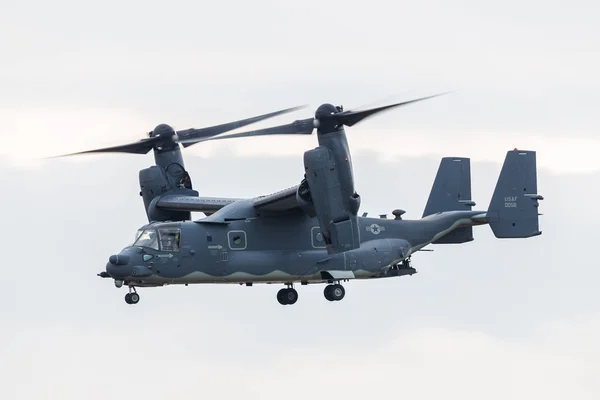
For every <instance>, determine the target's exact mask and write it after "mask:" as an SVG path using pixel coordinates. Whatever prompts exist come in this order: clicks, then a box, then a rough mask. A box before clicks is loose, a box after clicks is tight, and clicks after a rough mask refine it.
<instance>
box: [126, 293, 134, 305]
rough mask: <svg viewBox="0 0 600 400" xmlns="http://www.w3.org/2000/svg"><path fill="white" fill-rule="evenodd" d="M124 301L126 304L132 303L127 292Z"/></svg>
mask: <svg viewBox="0 0 600 400" xmlns="http://www.w3.org/2000/svg"><path fill="white" fill-rule="evenodd" d="M125 303H127V304H132V303H131V293H127V294H126V295H125Z"/></svg>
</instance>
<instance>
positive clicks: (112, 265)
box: [106, 254, 132, 279]
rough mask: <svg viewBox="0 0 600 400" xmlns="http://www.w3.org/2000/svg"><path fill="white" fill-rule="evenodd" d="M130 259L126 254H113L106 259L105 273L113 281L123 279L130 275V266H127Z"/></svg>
mask: <svg viewBox="0 0 600 400" xmlns="http://www.w3.org/2000/svg"><path fill="white" fill-rule="evenodd" d="M129 261H131V257H130V256H128V255H126V254H113V255H112V256H110V257H109V258H108V263H107V264H106V272H107V273H108V274H109V275H110V276H112V277H113V278H115V279H123V278H126V277H128V276H130V275H131V270H132V268H131V266H130V265H129Z"/></svg>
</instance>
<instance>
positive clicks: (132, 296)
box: [125, 286, 140, 304]
mask: <svg viewBox="0 0 600 400" xmlns="http://www.w3.org/2000/svg"><path fill="white" fill-rule="evenodd" d="M132 289H133V292H132ZM138 301H140V295H139V294H137V292H136V291H135V288H134V287H133V286H129V293H127V294H126V295H125V303H127V304H137V303H138Z"/></svg>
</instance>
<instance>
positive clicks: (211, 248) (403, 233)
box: [77, 95, 543, 305]
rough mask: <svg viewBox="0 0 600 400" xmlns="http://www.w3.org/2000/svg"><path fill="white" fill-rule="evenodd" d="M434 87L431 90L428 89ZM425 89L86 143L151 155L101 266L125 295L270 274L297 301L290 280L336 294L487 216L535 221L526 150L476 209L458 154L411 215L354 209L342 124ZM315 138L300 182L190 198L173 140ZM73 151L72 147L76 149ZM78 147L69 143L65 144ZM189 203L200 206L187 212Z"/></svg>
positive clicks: (465, 162)
mask: <svg viewBox="0 0 600 400" xmlns="http://www.w3.org/2000/svg"><path fill="white" fill-rule="evenodd" d="M436 96H437V95H436ZM431 97H435V96H429V97H424V98H419V99H414V100H410V101H405V102H402V103H397V104H392V105H388V106H384V107H377V108H371V109H367V110H363V111H344V110H343V108H342V107H339V106H334V105H332V104H323V105H321V106H320V107H318V109H317V110H316V112H315V115H314V117H312V118H307V119H303V120H296V121H294V122H292V123H291V124H286V125H280V126H276V127H271V128H266V129H259V130H254V131H248V132H242V133H234V134H228V135H223V136H219V135H220V134H221V133H224V132H226V131H228V130H232V129H234V128H238V127H240V126H244V125H247V124H249V123H253V122H257V121H258V120H262V119H265V118H269V117H271V116H275V115H280V114H282V113H285V112H290V111H294V110H297V109H298V108H292V109H287V110H282V111H278V112H275V113H271V114H266V115H264V116H261V117H255V118H250V119H247V120H243V121H238V122H234V123H230V124H223V125H220V126H218V127H212V128H204V129H189V130H185V131H178V132H175V130H174V129H173V128H172V127H170V126H169V125H166V124H161V125H158V126H157V127H156V128H155V129H154V131H153V132H151V133H150V134H149V136H150V138H149V139H146V140H142V141H140V142H137V143H132V144H129V145H125V146H117V147H112V148H108V149H99V150H91V151H88V152H109V151H110V152H129V153H140V154H145V153H147V152H149V151H150V149H153V150H154V159H155V165H153V166H150V167H148V168H146V169H143V170H141V171H140V172H139V184H140V189H141V191H140V196H141V197H142V199H143V203H144V207H145V210H146V214H147V217H148V223H147V224H146V225H144V226H142V227H141V228H139V229H138V230H137V233H136V234H135V237H134V239H133V241H132V242H131V243H130V244H129V245H127V246H125V248H123V249H122V250H121V251H120V252H119V253H118V254H113V255H111V256H110V257H109V258H108V263H107V264H106V268H105V271H102V272H100V273H99V274H98V275H99V276H100V277H103V278H110V279H112V280H113V281H114V284H115V285H116V287H118V288H120V287H122V286H124V285H125V286H127V287H128V288H129V291H128V293H127V294H126V295H125V301H126V302H127V303H128V304H137V303H138V301H139V299H140V296H139V294H138V293H137V290H136V288H140V287H159V286H164V285H177V284H183V285H186V286H187V285H188V284H201V283H205V284H206V283H213V284H220V283H227V284H241V285H246V286H252V285H253V284H258V283H272V284H280V285H283V286H284V287H283V288H282V289H281V290H279V291H278V293H277V300H278V301H279V303H280V304H282V305H291V304H294V303H296V301H297V300H298V292H297V290H296V288H295V285H296V284H298V283H299V284H300V285H308V284H326V285H325V287H324V296H325V298H326V299H327V300H329V301H340V300H342V299H343V298H344V296H345V289H344V286H342V284H341V283H342V282H346V281H348V280H351V279H381V278H390V277H398V276H403V275H412V274H414V273H416V269H414V268H413V267H412V266H411V261H410V260H411V257H412V255H413V254H415V252H417V251H420V250H423V248H424V247H426V246H428V245H430V244H450V243H453V244H459V243H466V242H470V241H472V240H473V239H474V238H473V227H474V226H477V225H483V224H487V225H489V226H490V228H491V230H492V231H493V233H494V235H495V236H496V237H497V238H528V237H532V236H537V235H540V234H541V231H540V230H539V222H538V216H539V215H541V214H539V213H538V205H539V203H538V200H542V199H543V198H542V196H540V195H538V193H537V176H536V175H537V171H536V152H535V151H529V150H517V149H514V150H510V151H508V152H507V154H506V158H505V160H504V164H503V166H502V169H501V172H500V175H499V178H498V181H497V183H496V187H495V190H494V192H493V196H492V198H491V201H490V203H489V206H488V207H487V209H484V210H473V206H475V203H474V202H473V201H472V199H471V168H470V159H469V158H465V157H444V158H442V160H441V162H440V165H439V168H438V171H437V175H436V176H435V179H434V181H433V186H432V188H431V192H430V195H429V199H428V200H427V203H426V205H425V210H424V212H423V215H422V218H420V219H415V220H407V219H403V218H402V215H403V214H404V211H403V210H394V212H393V215H394V218H393V219H388V218H384V217H382V216H380V217H379V218H372V217H367V215H366V214H363V215H362V216H358V211H359V208H360V203H361V197H360V195H359V194H358V193H357V191H356V189H355V185H354V178H353V168H352V160H351V156H350V150H349V146H348V141H347V138H346V132H345V129H344V127H345V126H348V127H351V126H353V125H355V124H357V123H359V122H361V121H362V120H364V119H365V118H367V117H370V116H372V115H374V114H376V113H379V112H381V111H384V110H388V109H391V108H394V107H399V106H404V105H407V104H411V103H415V102H418V101H422V100H425V99H428V98H431ZM315 129H316V132H317V141H318V146H317V147H315V148H313V149H310V150H307V151H306V152H305V153H304V176H303V178H302V179H299V181H300V183H299V184H297V185H295V186H293V187H290V188H288V189H284V190H281V191H278V192H276V193H272V194H268V195H259V196H257V197H254V198H221V197H201V196H199V193H198V191H196V190H194V189H193V188H192V183H191V179H190V177H189V173H188V172H187V171H186V169H185V167H184V162H183V158H182V154H181V147H180V145H182V146H183V147H187V146H190V145H192V144H195V143H199V142H202V141H207V140H221V139H231V138H236V137H237V138H239V137H252V136H262V135H274V134H284V135H286V134H290V135H295V134H301V135H307V134H312V133H313V131H314V130H315ZM88 152H84V153H88ZM77 154H79V153H77ZM192 212H202V213H204V214H205V217H203V218H200V219H196V220H193V219H192V217H191V213H192Z"/></svg>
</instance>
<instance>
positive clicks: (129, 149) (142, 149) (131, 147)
mask: <svg viewBox="0 0 600 400" xmlns="http://www.w3.org/2000/svg"><path fill="white" fill-rule="evenodd" d="M158 139H159V138H158V137H157V138H149V139H143V140H140V141H139V142H135V143H129V144H124V145H120V146H112V147H105V148H102V149H95V150H86V151H80V152H77V153H70V154H62V155H59V156H53V157H48V158H60V157H67V156H75V155H79V154H90V153H130V154H146V153H148V152H149V151H150V150H152V148H153V147H154V144H155V142H156V141H157V140H158Z"/></svg>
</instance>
